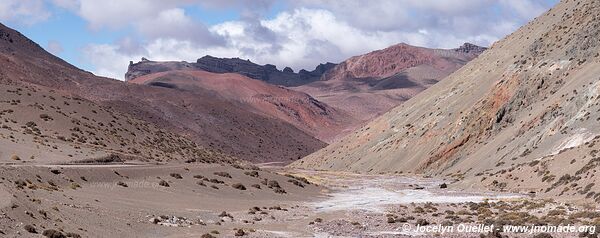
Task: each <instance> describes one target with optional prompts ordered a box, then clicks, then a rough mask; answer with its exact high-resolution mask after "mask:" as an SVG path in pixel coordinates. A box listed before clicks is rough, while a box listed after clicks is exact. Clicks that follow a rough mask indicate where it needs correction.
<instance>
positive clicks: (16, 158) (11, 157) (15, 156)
mask: <svg viewBox="0 0 600 238" xmlns="http://www.w3.org/2000/svg"><path fill="white" fill-rule="evenodd" d="M10 159H11V160H21V158H20V157H19V156H18V155H12V156H10Z"/></svg>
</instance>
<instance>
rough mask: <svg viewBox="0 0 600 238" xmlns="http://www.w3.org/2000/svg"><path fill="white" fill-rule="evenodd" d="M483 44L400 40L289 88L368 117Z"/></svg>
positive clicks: (425, 85)
mask: <svg viewBox="0 0 600 238" xmlns="http://www.w3.org/2000/svg"><path fill="white" fill-rule="evenodd" d="M485 49H486V48H484V47H479V46H476V45H473V44H469V43H465V44H464V45H463V46H461V47H460V48H457V49H450V50H445V49H429V48H423V47H416V46H411V45H408V44H403V43H401V44H397V45H393V46H390V47H388V48H385V49H382V50H377V51H373V52H370V53H367V54H364V55H359V56H354V57H351V58H349V59H347V60H345V61H343V62H342V63H340V64H338V65H336V66H335V67H334V68H333V69H331V70H329V71H327V72H326V73H325V74H324V75H323V76H322V77H321V79H320V80H319V81H315V82H312V83H308V84H305V85H301V86H298V87H293V88H292V89H294V90H297V91H302V92H306V93H308V94H310V95H312V96H313V97H315V98H317V99H318V100H320V101H323V102H325V103H327V104H329V105H331V106H333V107H336V108H340V109H342V110H345V111H347V112H349V113H350V114H351V115H352V116H353V117H354V118H357V119H359V120H362V121H367V120H369V119H371V118H373V117H375V116H377V115H380V114H382V113H384V112H387V111H388V110H390V109H391V108H393V107H395V106H397V105H399V104H400V103H402V102H404V101H406V100H408V99H410V98H411V97H413V96H414V95H416V94H417V93H419V92H421V91H423V90H425V89H426V88H428V87H430V86H431V85H433V84H435V83H437V82H438V81H440V80H442V79H443V78H444V77H446V76H448V75H449V74H451V73H452V72H454V71H456V70H458V69H459V68H460V67H462V66H463V65H465V64H466V63H467V62H469V61H470V60H472V59H474V58H475V57H477V56H478V55H479V54H480V53H481V52H483V51H484V50H485Z"/></svg>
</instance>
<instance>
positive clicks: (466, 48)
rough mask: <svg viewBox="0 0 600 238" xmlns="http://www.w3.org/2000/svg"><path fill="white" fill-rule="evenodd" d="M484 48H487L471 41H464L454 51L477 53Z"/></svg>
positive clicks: (481, 51)
mask: <svg viewBox="0 0 600 238" xmlns="http://www.w3.org/2000/svg"><path fill="white" fill-rule="evenodd" d="M485 50H487V48H486V47H481V46H478V45H474V44H471V43H464V44H463V45H461V46H460V47H458V48H457V49H454V51H456V52H462V53H467V54H477V55H478V54H481V53H483V52H484V51H485Z"/></svg>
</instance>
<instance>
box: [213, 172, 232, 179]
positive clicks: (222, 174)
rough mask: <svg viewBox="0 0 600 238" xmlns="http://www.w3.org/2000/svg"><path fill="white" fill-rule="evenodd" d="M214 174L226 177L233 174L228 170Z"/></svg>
mask: <svg viewBox="0 0 600 238" xmlns="http://www.w3.org/2000/svg"><path fill="white" fill-rule="evenodd" d="M214 174H215V175H217V176H221V177H224V178H231V175H230V174H229V173H227V172H214Z"/></svg>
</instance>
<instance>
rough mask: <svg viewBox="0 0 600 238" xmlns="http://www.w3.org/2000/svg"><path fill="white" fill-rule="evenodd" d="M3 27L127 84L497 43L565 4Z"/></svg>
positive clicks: (302, 6)
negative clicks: (199, 67)
mask: <svg viewBox="0 0 600 238" xmlns="http://www.w3.org/2000/svg"><path fill="white" fill-rule="evenodd" d="M2 2H3V4H2V5H1V6H0V21H1V22H2V23H3V24H6V25H8V26H9V27H12V28H14V29H16V30H18V31H20V32H21V33H23V34H24V35H26V36H27V37H29V38H31V39H32V40H33V41H35V42H37V43H38V44H40V45H41V46H42V47H44V48H45V49H46V50H48V51H50V52H51V53H54V54H56V55H57V56H59V57H61V58H63V59H65V60H66V61H68V62H70V63H72V64H74V65H76V66H78V67H80V68H82V69H85V70H88V71H91V72H94V73H96V74H99V75H103V76H108V77H113V78H118V79H121V78H123V74H124V73H125V71H126V68H127V64H128V62H129V61H130V60H133V61H138V60H139V59H140V58H141V57H147V58H149V59H152V60H187V61H194V60H195V59H197V58H199V57H202V56H203V55H206V54H210V55H214V56H218V57H241V58H248V59H251V60H252V61H254V62H257V63H261V64H265V63H272V64H275V65H277V66H278V68H280V69H282V68H283V67H285V66H291V67H292V68H293V69H294V70H296V71H297V70H299V69H301V68H307V69H312V68H314V67H315V66H316V65H317V64H318V63H321V62H326V61H330V62H339V61H341V60H343V59H345V58H348V57H350V56H353V55H357V54H363V53H366V52H369V51H372V50H376V49H380V48H384V47H386V46H389V45H392V44H396V43H400V42H406V43H409V44H413V45H419V46H426V47H435V48H454V47H458V46H459V45H460V44H462V43H464V42H472V43H476V44H480V45H486V46H487V45H489V44H491V43H493V42H494V41H496V40H498V39H500V38H502V37H504V36H505V35H506V34H509V33H510V32H512V31H514V30H515V29H516V28H518V27H519V26H521V25H523V24H525V23H526V22H527V21H529V20H531V19H532V18H533V17H535V16H537V15H539V14H541V13H542V12H543V11H545V10H547V9H549V8H550V7H551V6H553V5H554V4H556V3H557V0H445V1H439V0H419V1H414V0H373V1H368V3H369V4H365V3H366V2H365V1H350V0H341V1H324V0H296V1H291V0H290V1H276V0H254V1H236V0H203V1H196V0H171V1H161V0H103V1H96V0H26V1H22V0H2Z"/></svg>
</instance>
